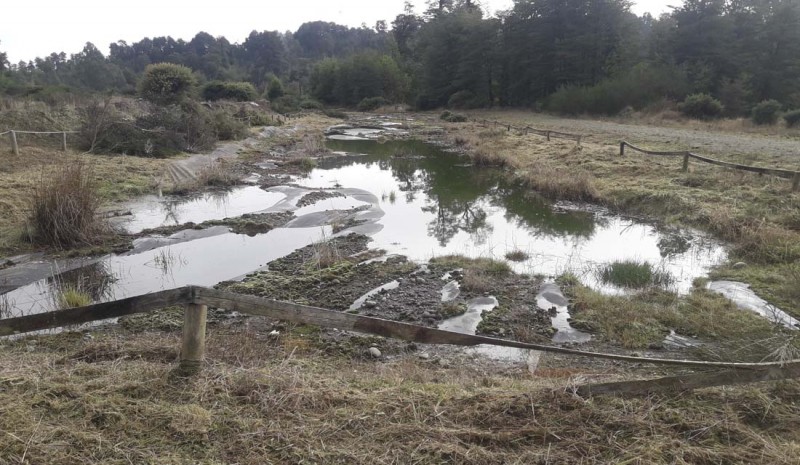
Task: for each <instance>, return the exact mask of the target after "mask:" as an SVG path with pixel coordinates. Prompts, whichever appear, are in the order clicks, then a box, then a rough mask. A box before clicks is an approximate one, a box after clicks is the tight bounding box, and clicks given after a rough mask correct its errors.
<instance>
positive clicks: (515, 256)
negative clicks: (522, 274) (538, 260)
mask: <svg viewBox="0 0 800 465" xmlns="http://www.w3.org/2000/svg"><path fill="white" fill-rule="evenodd" d="M529 257H530V255H528V253H527V252H523V251H522V250H519V249H517V250H512V251H510V252H508V253H506V260H510V261H512V262H524V261H525V260H527V259H528V258H529Z"/></svg>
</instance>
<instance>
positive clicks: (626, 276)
mask: <svg viewBox="0 0 800 465" xmlns="http://www.w3.org/2000/svg"><path fill="white" fill-rule="evenodd" d="M600 279H602V280H603V282H604V283H607V284H614V285H615V286H619V287H627V288H633V289H641V288H644V287H648V286H653V285H655V286H662V287H666V286H669V285H670V284H672V283H673V282H674V281H675V280H674V278H673V277H672V276H671V275H670V274H669V273H667V272H666V271H660V270H656V269H655V268H653V265H651V264H650V263H649V262H639V261H636V260H622V261H615V262H612V263H611V264H609V265H606V266H604V267H602V268H601V269H600Z"/></svg>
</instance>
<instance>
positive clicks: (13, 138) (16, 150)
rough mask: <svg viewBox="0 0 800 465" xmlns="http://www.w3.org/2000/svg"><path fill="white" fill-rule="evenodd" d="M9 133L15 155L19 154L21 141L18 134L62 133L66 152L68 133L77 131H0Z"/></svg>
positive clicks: (1, 133) (2, 133)
mask: <svg viewBox="0 0 800 465" xmlns="http://www.w3.org/2000/svg"><path fill="white" fill-rule="evenodd" d="M6 134H8V138H9V140H10V142H11V151H12V152H14V155H16V156H19V141H18V138H17V135H18V134H39V135H50V134H60V135H61V150H63V151H64V152H66V151H67V134H75V131H15V130H11V131H6V132H0V136H4V135H6Z"/></svg>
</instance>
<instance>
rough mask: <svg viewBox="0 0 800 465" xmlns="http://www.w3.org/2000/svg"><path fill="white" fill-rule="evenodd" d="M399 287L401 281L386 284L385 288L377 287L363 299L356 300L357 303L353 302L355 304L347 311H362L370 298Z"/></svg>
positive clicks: (363, 296)
mask: <svg viewBox="0 0 800 465" xmlns="http://www.w3.org/2000/svg"><path fill="white" fill-rule="evenodd" d="M398 287H400V282H399V281H392V282H389V283H386V284H384V285H383V286H379V287H376V288H375V289H373V290H371V291H369V292H367V293H366V294H364V295H362V296H361V297H359V298H358V299H356V301H355V302H353V304H352V305H350V308H348V309H347V310H348V311H351V312H352V311H355V310H360V309H361V307H363V306H364V302H366V301H367V300H369V298H370V297H372V296H375V295H378V294H380V293H381V292H382V291H391V290H392V289H397V288H398Z"/></svg>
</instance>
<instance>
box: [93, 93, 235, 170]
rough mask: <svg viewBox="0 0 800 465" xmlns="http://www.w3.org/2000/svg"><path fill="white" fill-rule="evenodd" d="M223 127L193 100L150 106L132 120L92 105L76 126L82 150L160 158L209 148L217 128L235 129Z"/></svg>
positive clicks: (107, 108) (211, 145)
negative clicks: (78, 126)
mask: <svg viewBox="0 0 800 465" xmlns="http://www.w3.org/2000/svg"><path fill="white" fill-rule="evenodd" d="M224 126H225V124H223V123H222V122H220V120H217V119H216V118H215V116H214V115H213V114H212V113H211V112H210V111H209V110H208V109H206V108H205V107H203V106H202V105H200V104H198V103H197V102H193V101H186V102H184V103H182V104H181V105H171V106H168V107H154V108H151V109H150V111H148V112H147V113H146V114H144V115H142V116H140V117H138V118H136V119H132V118H129V117H125V116H123V115H121V114H120V113H118V112H115V111H113V110H112V109H110V108H109V106H108V105H105V106H101V105H99V104H95V105H92V106H90V107H89V109H88V110H87V117H86V119H85V122H84V124H83V125H82V126H81V128H80V129H79V142H80V145H81V148H83V149H84V150H91V151H95V152H101V153H124V154H128V155H143V156H148V157H164V156H169V155H174V154H177V153H180V152H184V151H188V152H199V151H204V150H207V149H210V148H212V147H213V146H214V143H215V142H216V140H217V138H216V135H217V131H218V130H221V131H223V132H225V131H233V130H235V129H229V128H226V127H224ZM232 126H233V125H232V124H231V126H230V127H232ZM228 133H229V134H230V133H231V132H228Z"/></svg>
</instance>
